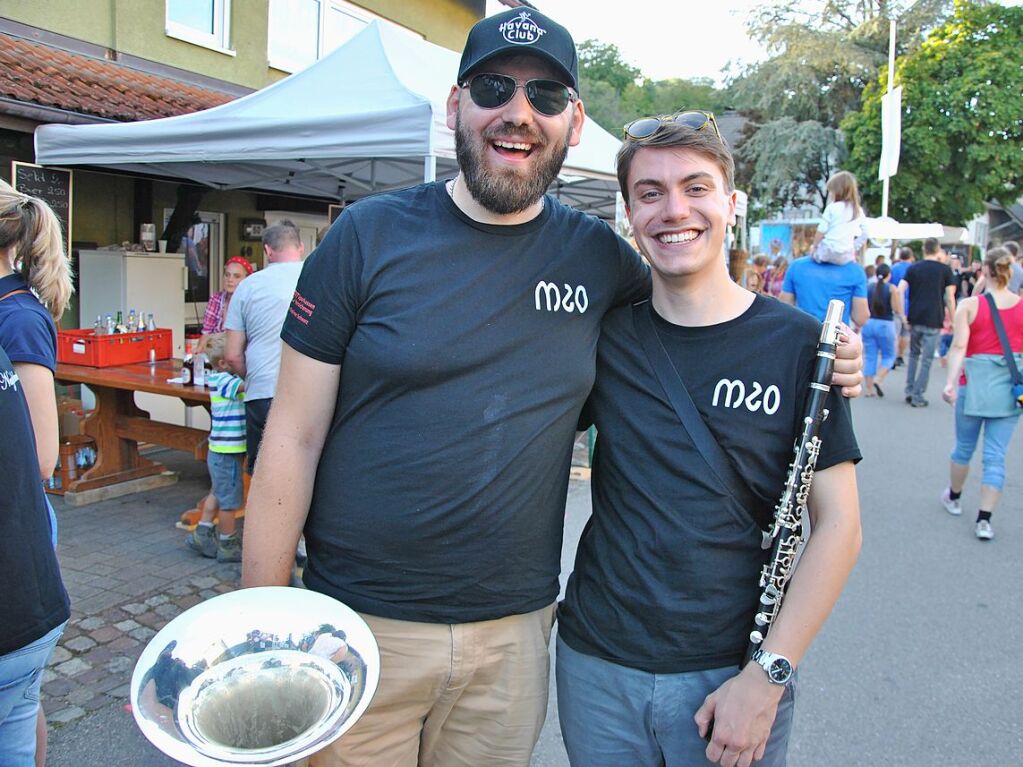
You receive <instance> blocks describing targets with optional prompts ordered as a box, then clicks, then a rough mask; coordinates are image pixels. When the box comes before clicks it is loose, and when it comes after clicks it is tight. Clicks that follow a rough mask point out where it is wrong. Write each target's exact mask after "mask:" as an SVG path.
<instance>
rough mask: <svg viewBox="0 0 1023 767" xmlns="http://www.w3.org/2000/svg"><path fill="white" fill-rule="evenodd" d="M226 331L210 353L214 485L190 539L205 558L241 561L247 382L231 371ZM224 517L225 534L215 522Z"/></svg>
mask: <svg viewBox="0 0 1023 767" xmlns="http://www.w3.org/2000/svg"><path fill="white" fill-rule="evenodd" d="M225 336H226V334H225V333H215V334H213V335H211V336H210V338H209V343H208V344H207V345H206V356H207V357H208V358H209V360H210V364H211V365H212V366H213V372H212V373H210V375H209V376H208V377H207V379H206V380H207V383H208V385H209V387H210V411H211V417H212V422H213V424H212V427H211V428H210V442H209V451H208V453H207V455H206V466H207V468H208V469H209V472H210V480H211V481H212V484H213V488H212V490H211V491H210V493H209V495H207V496H206V498H205V500H204V501H203V503H202V504H200V505H201V507H202V510H203V511H202V518H201V519H200V520H199V523H198V524H197V525H196V527H195V530H193V531H192V532H191V533H189V534H188V538H187V539H186V543H187V544H188V546H189V547H190V548H192V549H195V550H196V551H198V552H199V553H200V554H202V555H203V556H204V557H210V558H211V559H212V558H213V557H216V559H217V561H218V562H241V559H242V546H241V539H240V538H239V536H238V533H237V531H236V526H235V511H237V510H238V509H239V508H241V506H242V503H243V498H242V496H243V492H242V490H243V482H242V472H243V470H244V462H245V461H244V459H245V403H244V396H245V395H244V393H243V389H244V388H245V383H244V382H243V381H242V379H241V378H239V377H238V376H236V375H233V374H231V373H229V372H228V370H227V365H226V364H225V362H224V346H225ZM218 512H219V516H220V531H219V532H220V534H219V536H218V535H217V529H216V528H215V527H214V525H213V520H214V518H215V517H216V516H217V515H218Z"/></svg>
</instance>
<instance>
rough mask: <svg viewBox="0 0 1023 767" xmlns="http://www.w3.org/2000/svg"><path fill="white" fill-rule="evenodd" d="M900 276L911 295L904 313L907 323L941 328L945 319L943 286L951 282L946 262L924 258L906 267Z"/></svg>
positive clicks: (950, 271) (949, 270) (951, 283)
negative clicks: (906, 284)
mask: <svg viewBox="0 0 1023 767" xmlns="http://www.w3.org/2000/svg"><path fill="white" fill-rule="evenodd" d="M902 279H904V280H905V281H906V282H907V283H909V294H910V296H911V297H912V299H913V300H912V301H910V304H909V310H908V312H907V314H906V319H908V320H909V324H910V325H920V326H921V327H925V328H940V327H941V326H942V324H943V323H944V320H945V288H946V287H948V286H949V285H953V284H954V280H953V279H952V270H951V269H950V268H949V266H948V264H943V263H941V262H940V261H935V260H934V259H926V258H925V259H924V260H923V261H917V262H916V263H915V264H913V265H912V266H911V267H909V269H907V270H906V275H905V276H904V277H903V278H902Z"/></svg>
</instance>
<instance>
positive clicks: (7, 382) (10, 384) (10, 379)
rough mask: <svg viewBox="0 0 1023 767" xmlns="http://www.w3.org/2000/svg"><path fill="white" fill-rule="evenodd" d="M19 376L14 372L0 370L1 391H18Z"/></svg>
mask: <svg viewBox="0 0 1023 767" xmlns="http://www.w3.org/2000/svg"><path fill="white" fill-rule="evenodd" d="M20 380H21V379H20V378H18V374H17V373H16V372H14V371H13V370H0V391H7V390H8V389H14V391H17V390H18V381H20Z"/></svg>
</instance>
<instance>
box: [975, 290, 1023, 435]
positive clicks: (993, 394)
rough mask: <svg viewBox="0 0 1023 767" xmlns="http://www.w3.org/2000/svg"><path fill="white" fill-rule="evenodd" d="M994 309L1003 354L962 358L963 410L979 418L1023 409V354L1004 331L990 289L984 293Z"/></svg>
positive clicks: (1007, 414)
mask: <svg viewBox="0 0 1023 767" xmlns="http://www.w3.org/2000/svg"><path fill="white" fill-rule="evenodd" d="M984 298H985V299H987V302H988V306H989V307H990V309H991V321H992V322H993V323H994V326H995V331H996V332H997V333H998V340H999V341H1000V342H1001V344H1002V354H1001V355H998V354H975V355H973V356H972V357H967V358H966V359H965V360H964V361H963V365H964V367H965V368H966V392H965V395H964V397H965V399H964V401H963V412H964V413H965V414H966V415H969V416H973V417H977V418H1008V417H1010V416H1018V415H1019V414H1020V413H1023V378H1021V376H1020V372H1019V365H1020V364H1023V355H1020V354H1019V353H1015V354H1014V353H1013V351H1012V348H1011V347H1010V346H1009V338H1008V336H1007V335H1006V333H1005V326H1004V325H1003V324H1002V318H1001V315H1000V314H999V312H998V306H997V305H996V304H995V299H994V297H993V296H992V295H991V294H990V293H985V294H984Z"/></svg>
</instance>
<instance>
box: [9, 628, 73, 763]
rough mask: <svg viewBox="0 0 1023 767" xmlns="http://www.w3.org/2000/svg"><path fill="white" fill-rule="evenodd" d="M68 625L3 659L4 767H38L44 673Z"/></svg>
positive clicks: (10, 653) (54, 630)
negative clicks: (38, 740) (37, 744)
mask: <svg viewBox="0 0 1023 767" xmlns="http://www.w3.org/2000/svg"><path fill="white" fill-rule="evenodd" d="M66 625H67V624H66V623H62V624H61V625H59V626H57V628H55V629H53V630H52V631H51V632H50V633H48V634H47V635H46V636H44V637H42V638H41V639H37V640H36V641H34V642H32V643H31V644H29V645H26V646H25V647H22V648H21V649H20V650H14V651H13V652H9V653H7V654H6V655H2V656H0V764H2V765H3V766H4V767H35V753H36V714H37V712H38V710H39V688H40V687H41V686H42V682H43V669H44V668H45V667H46V661H47V660H49V658H50V654H51V653H52V652H53V648H54V647H55V646H56V644H57V640H58V639H60V635H61V634H63V633H64V626H66Z"/></svg>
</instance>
